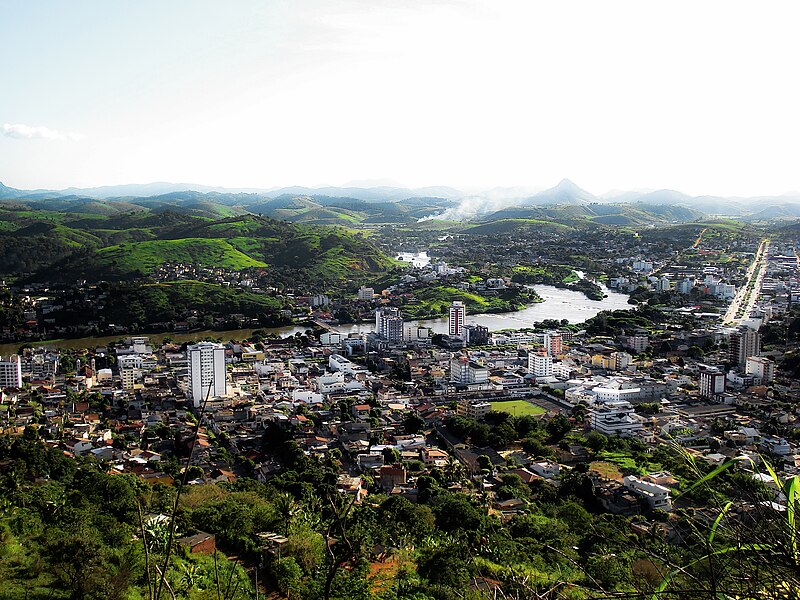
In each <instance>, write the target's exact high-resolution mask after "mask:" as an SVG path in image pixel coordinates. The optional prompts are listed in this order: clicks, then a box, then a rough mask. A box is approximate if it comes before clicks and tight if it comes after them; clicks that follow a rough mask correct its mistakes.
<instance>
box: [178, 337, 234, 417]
mask: <svg viewBox="0 0 800 600" xmlns="http://www.w3.org/2000/svg"><path fill="white" fill-rule="evenodd" d="M186 359H187V361H188V363H189V396H190V397H191V399H192V401H193V402H194V406H195V407H198V406H200V405H201V404H202V403H203V402H205V400H206V398H213V397H215V396H224V395H225V394H226V393H227V391H228V382H227V375H226V372H225V347H224V346H223V345H222V344H214V343H212V342H200V343H199V344H193V345H190V346H188V347H187V348H186Z"/></svg>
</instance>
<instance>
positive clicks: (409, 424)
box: [403, 412, 425, 435]
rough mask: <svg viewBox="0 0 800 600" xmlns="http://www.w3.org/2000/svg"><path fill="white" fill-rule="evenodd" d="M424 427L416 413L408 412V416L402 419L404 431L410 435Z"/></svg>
mask: <svg viewBox="0 0 800 600" xmlns="http://www.w3.org/2000/svg"><path fill="white" fill-rule="evenodd" d="M423 427H425V421H423V420H422V419H421V418H420V417H419V416H418V415H417V414H416V413H413V412H409V413H408V416H406V418H405V419H404V420H403V428H404V429H405V432H406V433H408V434H411V435H414V434H417V433H419V432H420V431H422V428H423Z"/></svg>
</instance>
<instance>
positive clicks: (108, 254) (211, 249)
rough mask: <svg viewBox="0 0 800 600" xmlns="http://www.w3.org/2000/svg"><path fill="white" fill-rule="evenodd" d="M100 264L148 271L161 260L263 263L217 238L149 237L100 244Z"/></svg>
mask: <svg viewBox="0 0 800 600" xmlns="http://www.w3.org/2000/svg"><path fill="white" fill-rule="evenodd" d="M98 254H99V257H100V261H101V264H105V265H109V266H113V267H115V268H116V269H117V270H119V271H122V272H131V271H140V272H143V273H148V272H151V271H152V270H153V269H155V268H156V267H158V266H159V265H161V264H162V263H165V262H183V263H196V264H203V265H209V266H215V267H224V268H228V269H244V268H246V267H264V266H266V263H264V262H262V261H259V260H255V259H253V258H251V257H249V256H247V255H246V254H244V253H242V252H241V251H239V250H237V249H236V248H234V247H233V246H231V245H230V244H229V243H228V242H227V241H225V240H220V239H204V238H184V239H180V240H152V241H148V242H135V243H132V244H123V245H119V246H109V247H107V248H103V249H102V250H100V252H99V253H98Z"/></svg>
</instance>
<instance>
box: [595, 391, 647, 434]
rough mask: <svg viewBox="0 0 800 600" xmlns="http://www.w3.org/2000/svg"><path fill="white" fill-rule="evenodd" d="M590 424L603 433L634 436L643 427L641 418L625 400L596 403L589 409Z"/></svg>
mask: <svg viewBox="0 0 800 600" xmlns="http://www.w3.org/2000/svg"><path fill="white" fill-rule="evenodd" d="M589 425H590V426H591V428H592V429H594V430H596V431H599V432H600V433H602V434H605V435H616V436H620V437H632V436H634V435H636V434H637V433H638V432H639V431H641V429H642V421H641V419H640V418H639V416H638V415H636V414H635V413H634V410H633V406H632V405H631V403H630V402H626V401H625V400H619V401H616V402H606V403H602V404H600V403H599V404H596V405H595V406H594V407H592V408H591V409H590V410H589Z"/></svg>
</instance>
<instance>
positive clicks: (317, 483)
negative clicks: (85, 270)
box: [0, 206, 800, 598]
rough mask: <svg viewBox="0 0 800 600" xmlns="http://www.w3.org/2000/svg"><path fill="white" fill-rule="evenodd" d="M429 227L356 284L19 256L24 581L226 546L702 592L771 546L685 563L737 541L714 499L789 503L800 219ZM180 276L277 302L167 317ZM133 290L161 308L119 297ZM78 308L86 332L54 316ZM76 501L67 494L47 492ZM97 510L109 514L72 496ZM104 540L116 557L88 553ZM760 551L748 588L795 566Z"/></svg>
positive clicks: (476, 584) (396, 576)
mask: <svg viewBox="0 0 800 600" xmlns="http://www.w3.org/2000/svg"><path fill="white" fill-rule="evenodd" d="M7 210H8V212H7V214H8V215H9V216H8V217H7V218H8V220H7V221H6V222H8V223H16V224H17V225H19V224H20V220H19V218H20V217H15V216H14V211H15V210H17V209H15V208H14V207H13V206H9V207H8V209H7ZM22 218H24V219H30V218H31V216H30V214H29V213H27V214H26V215H25V216H24V217H22ZM245 218H248V217H245ZM262 220H263V218H262ZM220 222H224V223H230V222H231V219H227V220H223V221H220ZM66 223H68V221H67V222H66ZM429 225H430V224H429ZM429 225H427V226H425V225H423V223H405V224H402V225H401V226H391V225H382V226H379V227H378V228H374V227H371V228H370V229H365V230H364V231H367V232H369V237H368V238H367V239H368V240H369V241H368V242H364V243H367V244H369V245H370V247H372V248H373V252H374V253H376V255H378V254H385V255H387V261H388V262H387V266H386V267H381V268H376V269H374V271H373V272H372V273H369V272H356V271H354V272H352V274H351V275H350V278H349V279H342V280H340V282H338V283H331V282H330V281H328V280H318V281H317V283H315V282H314V281H313V280H302V281H301V280H298V279H295V280H293V281H292V282H291V284H290V283H289V282H288V281H287V280H286V272H288V271H290V268H289V267H287V268H286V269H284V270H282V271H281V272H280V273H277V274H276V273H275V271H273V270H272V269H269V268H265V267H258V268H255V269H253V268H242V269H232V268H225V267H218V266H215V265H214V264H203V263H187V262H181V263H174V262H170V257H169V255H165V256H163V257H162V258H161V259H160V262H159V263H158V264H157V265H156V266H154V267H153V269H152V271H151V272H149V273H147V274H142V275H140V276H136V277H134V278H127V279H126V280H125V281H121V280H119V279H117V280H116V281H115V279H114V278H111V279H108V280H96V279H95V280H92V279H89V278H87V279H81V280H77V281H74V282H72V283H70V282H67V281H59V280H53V281H47V280H43V279H42V278H41V277H40V276H38V275H35V274H33V275H32V274H25V273H18V274H9V279H8V280H7V281H6V282H5V285H4V288H3V294H4V302H3V313H2V316H3V327H2V329H0V334H2V336H3V338H4V339H5V340H6V342H8V343H6V344H5V346H3V348H4V350H3V352H4V353H5V355H3V356H2V357H0V359H1V360H0V388H2V403H0V419H1V420H2V421H0V424H1V425H2V428H3V432H4V433H3V438H2V440H3V443H2V445H0V474H2V477H3V481H4V489H6V490H8V494H7V502H8V505H7V509H6V512H5V513H4V515H5V516H4V519H5V521H4V522H5V523H6V526H7V529H6V531H7V532H8V533H7V536H11V537H9V538H8V539H9V540H12V539H16V540H17V541H16V542H13V543H14V544H20V545H19V546H18V547H19V548H20V550H19V551H21V552H23V555H21V556H17V558H16V559H14V558H13V556H14V553H13V552H10V551H8V550H7V551H6V554H5V555H4V556H5V557H6V558H2V559H0V564H2V565H4V566H3V567H2V568H4V569H5V571H4V572H5V573H6V577H7V581H9V582H11V581H13V582H14V583H13V589H14V590H18V592H15V593H22V591H23V590H36V589H39V588H41V589H49V588H50V586H51V585H53V584H54V583H58V585H60V586H63V588H62V589H64V590H65V592H66V593H68V594H71V595H72V596H73V597H83V596H84V595H92V594H94V593H97V590H105V591H103V593H108V594H111V593H112V592H111V591H109V590H112V589H117V592H114V593H121V592H122V590H124V589H130V588H129V587H128V586H131V585H140V584H138V583H137V582H138V581H141V580H142V579H141V578H144V580H145V581H147V582H148V583H147V586H148V587H147V590H148V591H146V593H147V594H151V595H157V594H158V592H157V590H156V588H155V587H154V586H157V585H159V584H161V585H163V586H164V587H170V588H171V590H172V593H176V592H175V590H176V589H182V590H183V591H182V592H181V593H184V594H186V595H187V596H188V597H203V596H202V595H198V594H200V592H201V591H202V589H204V585H205V586H206V587H205V589H207V590H212V588H213V586H212V585H211V584H209V583H208V582H206V583H205V584H200V583H197V582H199V581H200V580H202V578H203V577H206V578H207V577H208V576H209V574H210V573H211V571H209V568H212V567H213V568H216V569H217V572H219V569H223V570H224V572H225V573H226V574H227V575H226V577H228V578H229V579H230V580H231V581H235V582H236V584H235V585H236V590H237V591H236V592H234V593H233V596H232V597H239V596H241V597H245V596H247V597H252V596H253V595H255V594H256V593H257V592H258V593H261V594H264V595H268V594H270V593H272V594H278V595H287V596H288V597H290V598H312V597H325V598H328V597H331V598H333V597H347V598H350V597H364V598H367V597H370V598H426V597H434V598H450V597H453V598H455V597H470V598H471V597H475V598H484V597H514V598H528V597H530V598H533V597H598V596H602V595H605V594H622V595H625V594H627V595H631V594H633V595H636V594H652V593H655V592H656V591H657V590H658V589H660V588H663V590H662V591H663V593H665V594H667V593H670V592H669V591H670V590H671V589H684V590H685V589H687V581H688V580H687V579H686V578H687V577H689V578H690V579H691V585H688V589H689V590H693V591H691V593H692V594H695V595H697V596H698V597H704V595H705V594H707V593H708V589H710V588H709V586H712V585H721V584H720V583H718V582H716V583H715V580H714V577H719V578H723V577H731V576H732V575H731V573H732V572H734V571H736V572H738V570H742V569H745V567H743V566H742V564H740V562H737V561H730V562H727V561H721V560H720V562H719V564H718V565H715V568H718V569H719V573H718V574H717V575H714V576H713V577H712V576H711V575H709V574H708V573H706V572H705V567H704V568H703V569H701V570H700V571H697V572H696V573H695V572H692V573H687V572H686V569H688V568H691V565H692V562H693V561H701V562H703V561H705V562H708V561H712V562H713V561H714V560H715V557H716V555H715V554H714V551H715V549H716V548H717V546H711V547H710V548H709V547H708V544H710V542H706V541H705V540H708V538H707V537H705V536H708V531H709V527H710V526H711V525H712V524H713V528H712V531H714V532H716V533H717V536H718V538H717V539H718V540H719V542H718V543H719V544H720V546H719V547H720V548H728V547H729V546H728V545H730V544H732V543H738V544H740V545H741V544H744V543H751V542H748V540H747V539H740V537H741V536H754V539H756V540H760V537H759V536H760V535H762V534H764V533H765V532H767V531H771V530H772V528H774V527H777V526H778V525H776V524H779V523H780V522H781V519H782V518H784V517H783V515H785V514H786V511H787V506H790V505H791V502H792V500H791V498H792V496H791V494H793V493H794V492H792V491H791V488H785V487H784V482H785V481H786V482H791V481H794V479H793V478H794V477H795V476H796V475H797V474H798V468H799V467H798V465H800V462H798V460H800V458H798V457H800V449H798V443H800V433H798V432H799V431H800V427H799V426H800V419H799V418H798V412H797V411H798V406H797V399H798V398H799V397H800V387H799V384H798V382H797V381H798V380H797V378H796V375H797V372H798V369H800V360H798V357H799V356H800V355H798V346H799V345H800V340H799V339H798V331H800V320H798V309H797V308H796V305H797V301H798V299H799V298H800V271H799V266H798V264H799V262H800V259H798V255H797V252H796V248H797V246H796V244H797V236H796V233H795V232H796V231H797V229H796V228H794V227H792V226H788V227H787V226H785V224H782V223H776V224H772V225H769V226H764V225H750V224H747V223H744V222H741V221H732V220H724V219H716V220H715V219H706V220H705V221H702V222H696V223H693V222H691V221H687V222H686V223H681V224H673V223H667V222H662V223H659V224H657V225H651V226H648V227H645V228H640V229H633V228H631V227H620V226H612V227H603V228H600V229H596V228H578V227H569V228H567V227H566V226H563V227H564V231H548V229H546V228H543V229H542V230H541V232H540V235H539V239H537V241H536V242H532V241H531V240H530V238H529V237H528V236H529V235H530V233H531V232H530V230H529V229H525V228H522V229H512V230H511V231H505V232H503V234H502V236H501V237H498V235H499V234H497V233H491V234H489V235H486V234H484V233H482V232H481V233H480V234H474V233H470V232H469V230H468V229H466V230H465V229H464V228H463V226H462V225H458V224H455V223H447V222H444V221H439V222H438V224H437V226H436V227H433V228H431V227H430V226H429ZM275 226H277V224H276V225H275ZM309 227H314V226H309ZM323 228H324V227H323ZM144 243H145V244H146V243H147V242H144ZM132 250H133V248H132ZM134 251H135V250H134ZM391 257H394V259H392V258H391ZM179 282H185V283H187V284H190V285H204V286H214V287H215V288H219V289H221V290H225V292H226V293H227V294H232V296H231V297H235V296H236V295H237V294H241V295H252V296H254V297H259V298H266V299H269V300H270V304H269V305H268V306H269V310H272V311H273V312H272V313H271V315H270V316H269V317H266V316H265V315H264V314H260V312H263V310H265V309H264V306H266V305H263V304H258V305H257V311H255V312H254V311H253V310H252V307H251V306H250V305H247V304H243V305H242V306H244V307H245V308H243V309H242V312H241V313H239V314H236V313H227V312H226V311H225V305H224V302H223V306H222V307H221V309H220V307H217V306H216V305H215V302H216V301H215V300H213V299H209V295H208V294H201V295H198V296H197V297H196V298H195V300H194V302H193V303H186V304H184V305H180V304H177V303H176V304H175V305H174V306H171V307H169V308H170V309H171V310H173V313H172V315H171V318H170V319H168V320H162V319H160V318H156V312H155V310H156V309H154V308H152V306H153V305H152V303H151V304H145V303H142V305H141V306H138V307H136V308H131V307H133V306H134V305H135V304H136V302H137V297H136V295H137V294H138V293H139V292H141V291H143V290H147V289H148V288H152V287H153V286H169V285H173V286H175V285H179V284H180V283H179ZM384 286H385V287H384ZM121 290H122V291H121ZM123 293H124V294H130V295H129V296H127V299H126V306H127V307H128V309H129V310H137V311H150V313H149V314H144V315H142V316H138V317H135V318H131V317H129V316H128V314H127V313H125V312H124V311H123V312H120V311H119V310H118V311H117V312H116V314H115V315H114V318H115V319H116V322H111V321H110V320H108V319H107V318H105V316H106V314H107V313H104V312H103V306H104V304H109V303H110V304H117V303H118V302H119V298H120V297H123V296H121V294H123ZM114 294H118V296H117V298H115V297H114ZM159 310H160V309H159ZM582 310H588V311H589V312H588V313H584V312H581V311H582ZM548 311H549V312H548ZM553 311H554V312H553ZM82 315H83V316H84V318H83V319H82V318H81V316H82ZM537 315H542V316H541V317H540V318H538V319H537ZM556 317H561V318H556ZM276 323H278V324H279V325H278V326H277V327H274V326H273V327H270V325H275V324H276ZM498 324H502V325H508V324H512V325H517V326H514V327H503V328H502V329H499V328H498V327H497V325H498ZM264 325H267V326H266V327H265V326H264ZM137 327H138V328H142V329H144V330H145V332H144V333H141V332H139V331H137V330H136V328H137ZM248 328H249V329H248ZM148 329H149V330H150V331H152V332H154V333H149V334H148V333H147V330H148ZM233 334H235V335H236V337H233ZM58 335H61V336H72V339H70V337H67V339H64V340H62V341H55V342H46V341H42V340H43V339H46V338H47V336H51V337H53V336H58ZM87 335H95V336H97V337H85V336H87ZM76 336H84V337H76ZM709 474H711V475H713V477H712V476H711V475H709ZM787 485H788V484H787ZM787 494H788V495H787ZM79 496H80V497H81V500H80V501H78V500H77V498H78V497H79ZM59 502H63V503H64V504H63V506H64V508H65V510H66V509H67V508H68V509H69V511H68V512H69V514H70V515H71V516H70V517H66V516H65V517H61V516H59V514H58V511H56V510H55V509H49V508H48V509H45V507H47V506H52V507H55V506H56V504H53V503H59ZM42 503H44V504H42ZM14 507H16V508H14ZM19 511H22V513H20V512H19ZM75 511H78V512H81V511H84V513H83V516H82V517H81V519H83V520H84V521H85V525H84V526H88V527H90V529H91V530H92V532H93V533H92V534H91V535H89V534H88V533H86V532H85V531H83V533H80V529H79V530H75V529H74V528H75V527H77V525H69V524H67V523H66V522H64V521H62V519H63V518H67V519H68V521H69V520H71V519H74V518H76V517H75ZM86 511H88V512H86ZM95 511H97V512H96V513H95ZM109 511H110V512H109ZM21 514H25V515H28V516H26V517H25V519H28V520H27V521H25V522H26V523H28V525H26V526H25V527H24V528H23V529H22V530H18V528H19V527H21V526H22V525H21V522H20V521H19V518H21V516H20V515H21ZM104 515H105V516H104ZM30 519H33V521H30ZM98 519H99V521H98ZM103 519H105V521H104V520H103ZM108 519H113V520H115V521H116V522H117V526H115V527H113V528H112V529H107V528H108V527H109V526H110V523H111V522H110V521H108ZM32 523H38V525H33V524H32ZM30 527H46V528H50V527H55V528H57V529H58V530H63V531H64V532H65V533H64V535H65V536H66V537H65V538H64V539H63V540H59V538H56V539H55V541H54V540H48V541H47V542H42V541H37V538H36V534H35V533H32V531H35V529H34V530H31V529H30ZM98 531H99V532H100V533H99V534H98V533H97V532H98ZM12 532H14V533H12ZM98 535H99V536H100V538H99V539H98V538H97V536H98ZM15 536H16V537H15ZM31 536H33V537H31ZM76 536H77V537H76ZM712 539H713V536H712ZM112 540H115V541H112ZM325 540H327V544H326V542H325ZM701 542H702V543H701ZM107 544H113V545H118V546H120V547H123V548H126V550H125V552H124V553H121V552H120V551H115V550H114V549H113V545H112V546H111V547H108V546H107ZM723 544H726V545H725V546H723ZM764 544H766V542H764ZM66 549H69V552H68V553H67V554H64V552H65V551H66ZM92 549H93V550H92ZM90 551H91V552H97V553H101V554H102V557H103V558H102V561H103V563H102V564H103V565H104V566H103V568H100V564H99V563H98V564H94V563H92V561H87V560H85V558H84V559H81V563H80V564H76V561H77V560H78V558H76V557H82V556H84V554H82V553H86V552H90ZM142 551H143V552H144V554H143V555H142V554H141V552H142ZM771 552H772V551H771ZM126 553H127V554H126ZM725 553H727V551H726V552H724V553H723V554H725ZM73 554H74V556H73ZM23 556H26V557H27V558H23ZM35 556H39V557H40V558H38V559H36V560H47V561H52V562H51V564H52V565H53V567H52V571H51V572H50V573H49V574H46V573H45V572H42V573H40V574H38V575H37V574H36V572H35V571H32V570H31V569H32V568H33V567H32V563H30V560H32V557H35ZM209 556H211V557H213V559H214V561H216V562H215V563H213V564H212V563H209V562H208V557H209ZM750 558H751V557H748V560H750ZM142 561H144V562H142ZM159 561H163V564H160V563H159ZM204 561H205V562H204ZM218 563H219V564H218ZM93 564H94V566H93ZM220 564H221V565H222V566H219V565H220ZM756 564H759V566H758V568H759V569H761V572H759V573H750V572H749V571H747V572H748V573H749V574H748V579H747V580H746V581H738V580H737V581H736V582H735V583H730V582H728V583H727V584H726V585H728V586H729V589H736V590H739V592H742V593H746V594H747V593H762V592H763V590H765V589H770V586H771V585H772V584H773V582H772V580H769V581H768V580H767V579H765V578H766V577H767V574H768V576H769V577H780V578H783V579H782V581H786V585H787V586H793V585H794V583H792V582H793V581H794V579H791V578H792V577H794V575H793V572H792V571H791V569H788V570H786V569H785V568H784V569H783V570H782V567H781V563H780V561H775V562H774V563H773V564H772V568H774V569H775V570H774V571H773V570H771V569H770V568H767V567H765V566H764V565H761V564H760V563H756ZM109 565H114V566H113V568H111V567H109ZM214 565H216V566H214ZM687 565H688V566H687ZM186 569H191V570H192V573H196V577H195V579H196V581H197V582H195V583H193V582H194V581H195V579H192V578H190V577H188V576H187V575H186V574H185V570H186ZM162 573H166V574H167V576H166V577H162V576H161V574H162ZM117 578H120V579H117ZM115 586H118V587H117V588H115ZM150 586H153V587H150ZM182 586H183V587H182ZM194 586H197V587H196V588H195V587H194ZM659 586H660V587H659ZM9 589H12V588H9ZM139 589H141V588H139ZM213 591H214V594H216V589H214V590H213ZM126 593H127V592H126ZM237 594H238V595H237ZM242 594H243V596H242ZM9 597H16V596H15V595H13V594H12V595H11V596H9ZM637 597H638V596H637ZM770 597H772V596H770Z"/></svg>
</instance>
